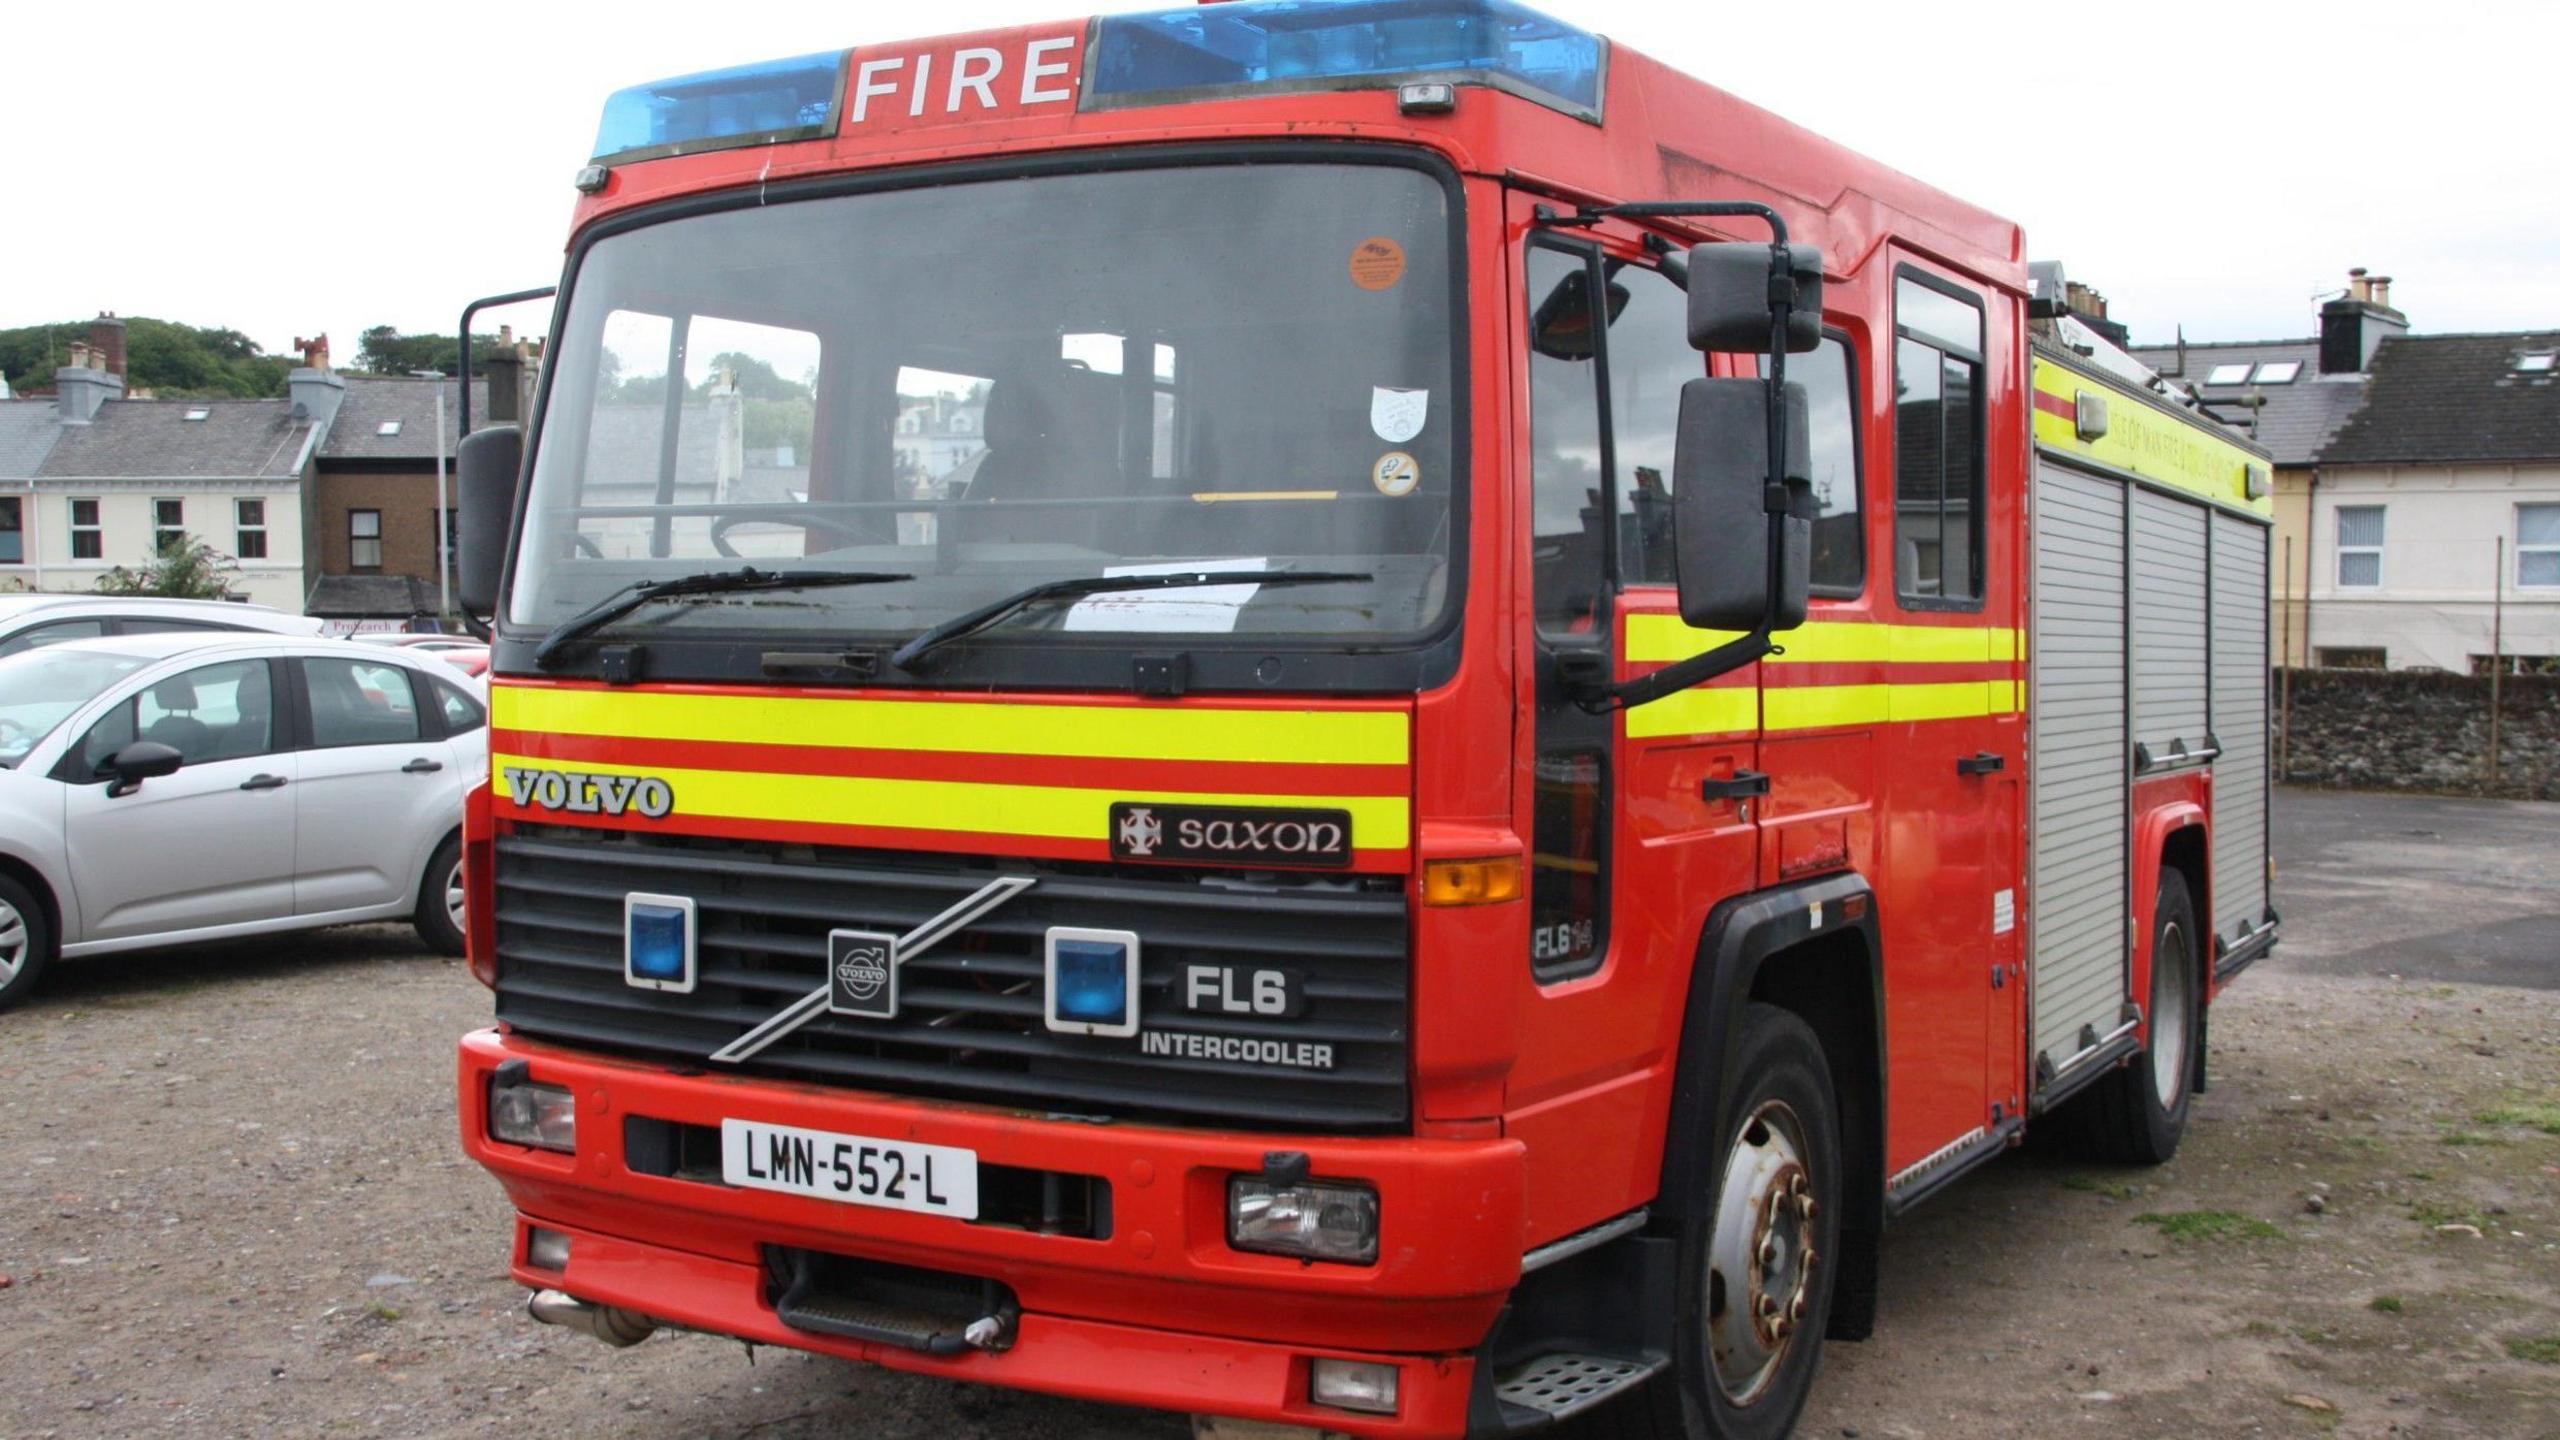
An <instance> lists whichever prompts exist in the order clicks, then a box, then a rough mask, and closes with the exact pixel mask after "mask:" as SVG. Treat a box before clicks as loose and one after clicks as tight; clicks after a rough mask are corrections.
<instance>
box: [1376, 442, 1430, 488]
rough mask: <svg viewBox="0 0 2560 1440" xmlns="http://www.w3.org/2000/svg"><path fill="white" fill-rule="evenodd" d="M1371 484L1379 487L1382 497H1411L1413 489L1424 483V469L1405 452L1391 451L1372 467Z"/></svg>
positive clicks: (1380, 457) (1379, 458)
mask: <svg viewBox="0 0 2560 1440" xmlns="http://www.w3.org/2000/svg"><path fill="white" fill-rule="evenodd" d="M1369 483H1370V484H1372V485H1375V486H1377V487H1378V493H1379V494H1381V495H1389V496H1398V497H1401V496H1405V495H1410V494H1412V493H1413V487H1415V486H1416V485H1419V484H1421V483H1422V467H1421V466H1420V465H1419V464H1416V463H1415V461H1414V458H1413V457H1412V456H1410V455H1407V454H1406V453H1404V452H1403V451H1401V450H1390V451H1388V452H1387V453H1386V454H1384V455H1381V456H1379V457H1378V463H1377V464H1376V465H1375V466H1373V467H1371V469H1370V471H1369Z"/></svg>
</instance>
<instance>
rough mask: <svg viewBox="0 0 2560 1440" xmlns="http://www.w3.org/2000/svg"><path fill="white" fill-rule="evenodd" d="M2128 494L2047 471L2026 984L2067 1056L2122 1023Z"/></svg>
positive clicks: (2046, 1028) (2107, 483)
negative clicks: (2089, 1034) (2085, 1031)
mask: <svg viewBox="0 0 2560 1440" xmlns="http://www.w3.org/2000/svg"><path fill="white" fill-rule="evenodd" d="M2125 503H2126V492H2125V487H2124V486H2123V485H2120V484H2118V483H2116V482H2114V481H2111V480H2101V479H2098V478H2096V477H2094V476H2090V475H2086V474H2083V473H2081V472H2079V471H2076V470H2071V469H2067V468H2064V467H2060V466H2056V465H2051V464H2044V465H2039V466H2038V468H2037V475H2036V498H2035V515H2036V522H2035V524H2036V559H2035V585H2036V589H2035V622H2034V630H2033V635H2032V637H2031V642H2030V643H2031V644H2032V647H2033V648H2032V651H2031V660H2032V664H2033V666H2034V677H2035V685H2034V701H2033V707H2032V708H2033V721H2034V727H2035V728H2034V752H2035V754H2034V758H2035V771H2034V783H2035V800H2034V804H2035V847H2034V855H2035V875H2034V880H2033V883H2032V885H2031V887H2030V894H2029V902H2028V907H2027V919H2028V925H2029V933H2030V935H2031V937H2032V941H2033V947H2034V948H2033V952H2032V954H2033V960H2032V967H2033V968H2032V970H2031V973H2030V976H2029V989H2028V992H2027V993H2028V995H2029V997H2030V998H2029V1004H2030V1006H2031V1007H2032V1013H2033V1015H2034V1028H2035V1036H2034V1039H2035V1049H2036V1051H2037V1052H2038V1053H2039V1054H2040V1055H2042V1056H2044V1057H2047V1058H2049V1059H2051V1060H2052V1062H2053V1063H2054V1064H2056V1065H2060V1064H2062V1063H2063V1062H2064V1061H2067V1060H2069V1059H2070V1058H2071V1056H2072V1055H2073V1054H2075V1053H2076V1052H2078V1051H2079V1050H2080V1049H2081V1048H2082V1046H2081V1035H2082V1028H2083V1027H2084V1026H2093V1027H2095V1028H2096V1030H2097V1032H2098V1033H2099V1034H2101V1035H2103V1034H2105V1033H2107V1032H2108V1031H2110V1030H2113V1029H2114V1028H2115V1027H2116V1024H2117V1018H2116V1017H2117V1015H2118V1014H2119V1012H2120V1011H2121V1009H2122V1007H2123V1004H2124V998H2125V962H2126V947H2125V915H2126V914H2127V913H2128V912H2127V910H2126V877H2125V865H2126V839H2125V837H2126V833H2127V828H2128V821H2127V818H2126V805H2127V803H2128V801H2127V780H2126V766H2127V763H2128V759H2127V752H2126V748H2125V524H2126V516H2125ZM2199 695H2201V688H2200V687H2199Z"/></svg>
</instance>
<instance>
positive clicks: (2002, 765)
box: [1956, 750, 2009, 775]
mask: <svg viewBox="0 0 2560 1440" xmlns="http://www.w3.org/2000/svg"><path fill="white" fill-rule="evenodd" d="M2008 768H2009V757H2008V756H2006V755H1994V754H1992V753H1991V752H1990V751H1988V750H1982V751H1977V752H1975V753H1974V754H1971V755H1967V756H1964V757H1963V758H1961V759H1959V760H1957V761H1956V773H1957V774H1959V775H1990V774H1994V773H1997V772H1999V771H2002V770H2006V769H2008Z"/></svg>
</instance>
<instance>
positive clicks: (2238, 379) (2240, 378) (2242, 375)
mask: <svg viewBox="0 0 2560 1440" xmlns="http://www.w3.org/2000/svg"><path fill="white" fill-rule="evenodd" d="M2251 368H2252V367H2251V366H2250V365H2249V363H2248V362H2247V361H2245V360H2241V361H2234V362H2231V363H2227V364H2222V365H2216V366H2214V367H2213V368H2212V369H2210V370H2207V371H2206V372H2204V383H2206V384H2207V385H2246V384H2248V383H2249V371H2250V369H2251ZM2235 370H2236V371H2238V372H2239V373H2238V374H2236V375H2232V376H2231V378H2230V379H2228V380H2223V379H2219V378H2217V377H2219V376H2221V375H2224V374H2226V373H2229V372H2231V371H2235ZM1764 448H1765V447H1764Z"/></svg>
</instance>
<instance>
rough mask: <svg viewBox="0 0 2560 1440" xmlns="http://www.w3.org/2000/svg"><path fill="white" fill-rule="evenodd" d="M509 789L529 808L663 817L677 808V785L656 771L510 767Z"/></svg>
mask: <svg viewBox="0 0 2560 1440" xmlns="http://www.w3.org/2000/svg"><path fill="white" fill-rule="evenodd" d="M506 774H507V793H508V794H509V795H512V796H514V797H515V802H516V803H517V804H518V805H521V806H524V807H526V808H527V809H532V808H535V807H539V808H541V809H544V810H558V811H562V812H565V813H567V814H571V815H623V814H627V813H630V812H633V811H637V812H638V813H640V814H642V815H645V816H647V817H648V818H650V819H652V820H662V819H664V818H666V817H667V816H668V815H669V814H671V813H672V812H673V811H674V810H675V808H676V791H675V787H674V786H672V785H669V784H668V783H667V782H666V781H664V780H661V779H659V778H658V777H657V776H655V775H582V774H580V773H578V772H577V771H574V770H537V769H534V768H533V767H532V766H529V765H509V766H507V767H506Z"/></svg>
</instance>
